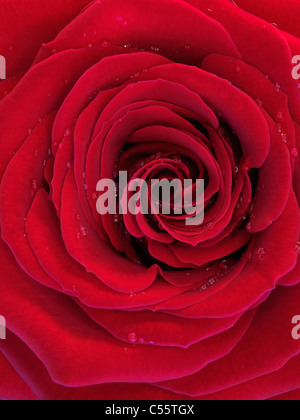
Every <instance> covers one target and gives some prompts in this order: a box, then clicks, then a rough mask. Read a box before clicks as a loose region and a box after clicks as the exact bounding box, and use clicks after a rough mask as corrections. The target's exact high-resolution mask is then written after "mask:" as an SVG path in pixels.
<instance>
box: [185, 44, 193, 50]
mask: <svg viewBox="0 0 300 420" xmlns="http://www.w3.org/2000/svg"><path fill="white" fill-rule="evenodd" d="M184 49H185V50H186V51H191V49H192V46H191V45H190V44H187V45H185V46H184Z"/></svg>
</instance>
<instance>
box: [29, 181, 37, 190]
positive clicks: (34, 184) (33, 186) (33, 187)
mask: <svg viewBox="0 0 300 420" xmlns="http://www.w3.org/2000/svg"><path fill="white" fill-rule="evenodd" d="M31 187H32V189H33V191H37V189H38V183H37V180H36V179H32V180H31Z"/></svg>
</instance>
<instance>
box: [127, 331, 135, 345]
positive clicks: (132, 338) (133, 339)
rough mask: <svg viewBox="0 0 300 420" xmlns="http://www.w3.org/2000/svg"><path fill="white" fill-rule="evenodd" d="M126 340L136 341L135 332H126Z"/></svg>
mask: <svg viewBox="0 0 300 420" xmlns="http://www.w3.org/2000/svg"><path fill="white" fill-rule="evenodd" d="M128 341H129V342H130V343H136V341H137V336H136V334H135V333H130V334H128Z"/></svg>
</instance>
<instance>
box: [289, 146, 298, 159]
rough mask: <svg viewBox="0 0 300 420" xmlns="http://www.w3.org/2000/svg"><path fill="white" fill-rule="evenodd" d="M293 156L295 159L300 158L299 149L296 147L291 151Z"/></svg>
mask: <svg viewBox="0 0 300 420" xmlns="http://www.w3.org/2000/svg"><path fill="white" fill-rule="evenodd" d="M291 155H292V157H294V158H297V157H298V156H299V151H298V149H297V148H296V147H294V148H293V149H292V150H291Z"/></svg>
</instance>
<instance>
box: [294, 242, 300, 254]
mask: <svg viewBox="0 0 300 420" xmlns="http://www.w3.org/2000/svg"><path fill="white" fill-rule="evenodd" d="M295 250H296V252H297V254H300V242H297V244H296V246H295Z"/></svg>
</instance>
